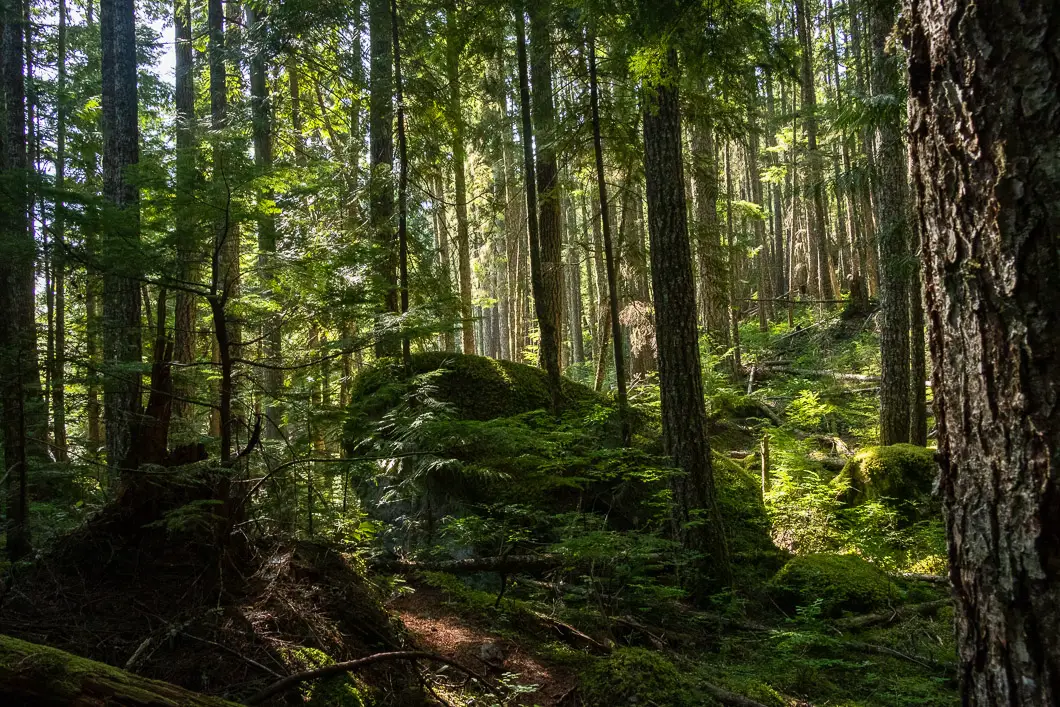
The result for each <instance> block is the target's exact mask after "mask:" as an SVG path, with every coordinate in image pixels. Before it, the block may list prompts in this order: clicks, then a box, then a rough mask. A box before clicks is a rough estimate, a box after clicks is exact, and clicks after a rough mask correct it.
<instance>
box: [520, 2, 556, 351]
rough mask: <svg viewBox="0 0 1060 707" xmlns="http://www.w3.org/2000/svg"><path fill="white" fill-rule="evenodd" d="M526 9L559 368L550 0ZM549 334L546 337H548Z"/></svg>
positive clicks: (541, 226)
mask: <svg viewBox="0 0 1060 707" xmlns="http://www.w3.org/2000/svg"><path fill="white" fill-rule="evenodd" d="M527 6H528V9H529V14H530V75H531V77H532V79H533V96H532V98H533V120H534V130H535V131H536V132H535V136H536V140H535V143H534V144H535V145H536V148H537V149H536V156H537V164H536V172H537V194H538V205H539V215H538V230H539V231H540V236H541V296H542V298H543V299H544V302H542V306H543V307H544V314H545V316H546V317H548V318H549V319H550V320H551V321H552V326H550V327H549V329H548V331H547V332H546V331H544V330H543V331H542V332H541V348H542V352H543V356H545V357H546V358H547V357H551V356H555V357H556V359H557V366H559V367H560V368H562V365H563V364H562V361H561V360H560V356H561V355H562V351H563V223H562V214H561V213H560V205H561V203H562V200H561V196H560V188H559V167H558V165H557V162H556V147H555V142H556V107H555V104H554V102H553V90H552V0H528V2H527ZM546 334H548V336H546Z"/></svg>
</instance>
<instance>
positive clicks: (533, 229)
mask: <svg viewBox="0 0 1060 707" xmlns="http://www.w3.org/2000/svg"><path fill="white" fill-rule="evenodd" d="M515 14H516V27H517V30H518V31H517V35H516V38H515V39H516V50H517V53H518V59H519V99H520V100H519V105H520V112H521V113H522V130H521V133H522V140H523V181H524V182H525V185H524V186H525V187H526V225H527V232H528V234H529V248H528V252H529V255H530V284H531V287H532V289H533V295H534V310H535V313H536V314H537V324H538V329H539V332H540V338H541V365H542V367H543V368H544V369H545V372H546V373H547V374H548V387H549V392H550V394H551V397H552V409H553V411H554V412H556V411H558V410H559V407H560V402H561V396H562V389H561V385H562V381H561V378H560V376H561V374H560V370H559V333H558V332H557V330H556V329H557V324H558V322H557V320H556V318H555V317H553V316H552V314H553V313H552V312H551V311H550V310H549V309H548V308H547V307H546V305H545V300H546V295H545V294H544V284H543V275H542V270H543V264H542V262H541V260H542V257H541V243H540V234H539V233H538V223H537V181H536V179H535V169H534V131H533V127H532V123H531V118H530V75H529V74H530V72H529V70H528V69H527V57H526V18H525V17H524V15H523V11H522V10H521V9H520V10H517V11H516V13H515Z"/></svg>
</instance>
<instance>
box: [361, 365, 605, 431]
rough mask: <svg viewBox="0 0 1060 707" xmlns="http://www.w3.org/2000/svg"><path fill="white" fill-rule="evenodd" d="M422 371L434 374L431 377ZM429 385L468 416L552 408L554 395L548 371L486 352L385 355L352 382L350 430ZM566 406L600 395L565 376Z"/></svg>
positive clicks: (461, 414)
mask: <svg viewBox="0 0 1060 707" xmlns="http://www.w3.org/2000/svg"><path fill="white" fill-rule="evenodd" d="M424 374H434V375H432V376H430V377H429V379H427V378H424V377H423V376H424ZM417 380H418V381H420V382H422V383H423V384H424V386H425V387H427V388H429V392H430V395H431V397H432V398H434V399H435V400H438V401H441V402H443V403H446V404H448V405H451V406H452V408H453V410H454V412H455V414H456V416H457V417H458V418H460V419H464V420H482V421H485V420H495V419H497V418H501V417H511V416H513V415H519V414H522V413H526V412H532V411H534V410H544V409H548V408H550V407H551V405H552V398H551V395H550V393H549V389H548V376H547V375H546V374H545V372H544V371H543V370H542V369H540V368H535V367H534V366H528V365H526V364H522V363H515V362H512V361H501V360H497V359H492V358H487V357H485V356H472V355H465V354H458V353H450V352H444V351H431V352H426V353H418V354H413V355H412V358H411V362H410V366H409V368H408V369H406V368H405V367H404V366H403V365H402V364H401V361H399V360H395V359H383V360H381V361H379V362H377V363H375V364H373V365H371V366H369V367H368V368H366V369H365V370H364V371H362V372H361V373H360V374H359V375H358V376H357V377H356V378H355V379H354V381H353V383H352V385H351V387H350V412H351V420H350V423H349V425H348V428H347V432H348V435H349V434H353V435H356V434H357V433H359V432H362V431H363V429H362V428H361V425H362V424H363V423H365V422H370V421H374V420H378V419H380V418H381V417H382V416H383V415H384V414H386V413H387V412H389V411H390V410H392V409H393V408H394V407H395V406H397V405H398V404H400V403H401V401H402V399H403V398H404V397H405V396H406V395H407V394H408V393H409V392H410V390H411V389H412V387H413V385H414V381H417ZM562 394H563V395H562V398H563V404H564V406H565V407H574V406H576V405H578V404H581V403H585V402H591V401H599V400H602V399H603V398H602V396H599V395H598V394H597V393H595V392H594V391H593V390H592V389H590V388H588V387H586V386H584V385H581V384H579V383H575V382H574V381H571V380H568V379H566V378H564V379H563V382H562Z"/></svg>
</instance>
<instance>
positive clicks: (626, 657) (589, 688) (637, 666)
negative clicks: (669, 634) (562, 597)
mask: <svg viewBox="0 0 1060 707" xmlns="http://www.w3.org/2000/svg"><path fill="white" fill-rule="evenodd" d="M689 682H690V681H689V679H688V678H687V676H686V675H685V674H683V673H682V672H681V671H679V670H678V669H677V668H676V667H675V666H674V664H673V663H671V662H670V661H669V660H667V659H666V658H664V657H663V656H661V655H659V654H658V653H654V652H652V651H648V650H644V649H643V648H619V649H618V650H616V651H615V652H614V653H612V654H611V655H610V656H609V657H607V658H603V659H601V660H598V661H595V662H594V663H593V664H592V666H591V667H590V668H589V669H588V670H587V671H586V672H585V673H584V674H583V675H582V682H581V693H582V694H581V696H582V702H583V704H585V705H586V706H587V707H623V706H625V705H668V706H669V707H684V706H685V705H688V706H689V707H691V706H692V705H693V704H700V703H699V702H698V701H697V700H694V698H693V694H692V691H691V690H690V685H689Z"/></svg>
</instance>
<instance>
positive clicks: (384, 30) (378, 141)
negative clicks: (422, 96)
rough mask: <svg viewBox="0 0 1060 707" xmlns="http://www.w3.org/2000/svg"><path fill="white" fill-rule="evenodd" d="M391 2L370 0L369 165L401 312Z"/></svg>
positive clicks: (389, 277)
mask: <svg viewBox="0 0 1060 707" xmlns="http://www.w3.org/2000/svg"><path fill="white" fill-rule="evenodd" d="M392 24H393V23H392V22H391V18H390V0H369V3H368V31H369V35H370V37H371V67H370V77H369V84H370V85H369V93H370V95H369V109H368V131H369V134H370V141H371V142H370V149H371V152H372V155H371V169H372V173H371V175H370V176H369V183H368V194H369V197H368V198H369V212H370V221H371V230H372V233H373V234H374V236H375V241H376V248H377V249H378V253H377V255H376V267H377V270H378V275H377V277H378V278H379V284H380V286H381V287H382V288H383V290H384V297H383V309H384V311H386V312H388V313H390V314H396V313H397V312H398V307H399V303H398V281H397V269H398V262H397V260H398V253H397V248H396V247H395V246H396V245H397V244H396V243H395V242H394V235H395V233H394V223H393V221H394V82H393V65H394V42H393V37H392V36H391V35H392V33H393V27H392ZM398 351H400V346H399V345H398V344H397V343H396V339H393V338H392V337H386V338H384V339H381V340H380V341H378V342H377V343H376V347H375V352H376V355H377V356H393V355H394V354H396V353H398Z"/></svg>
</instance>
